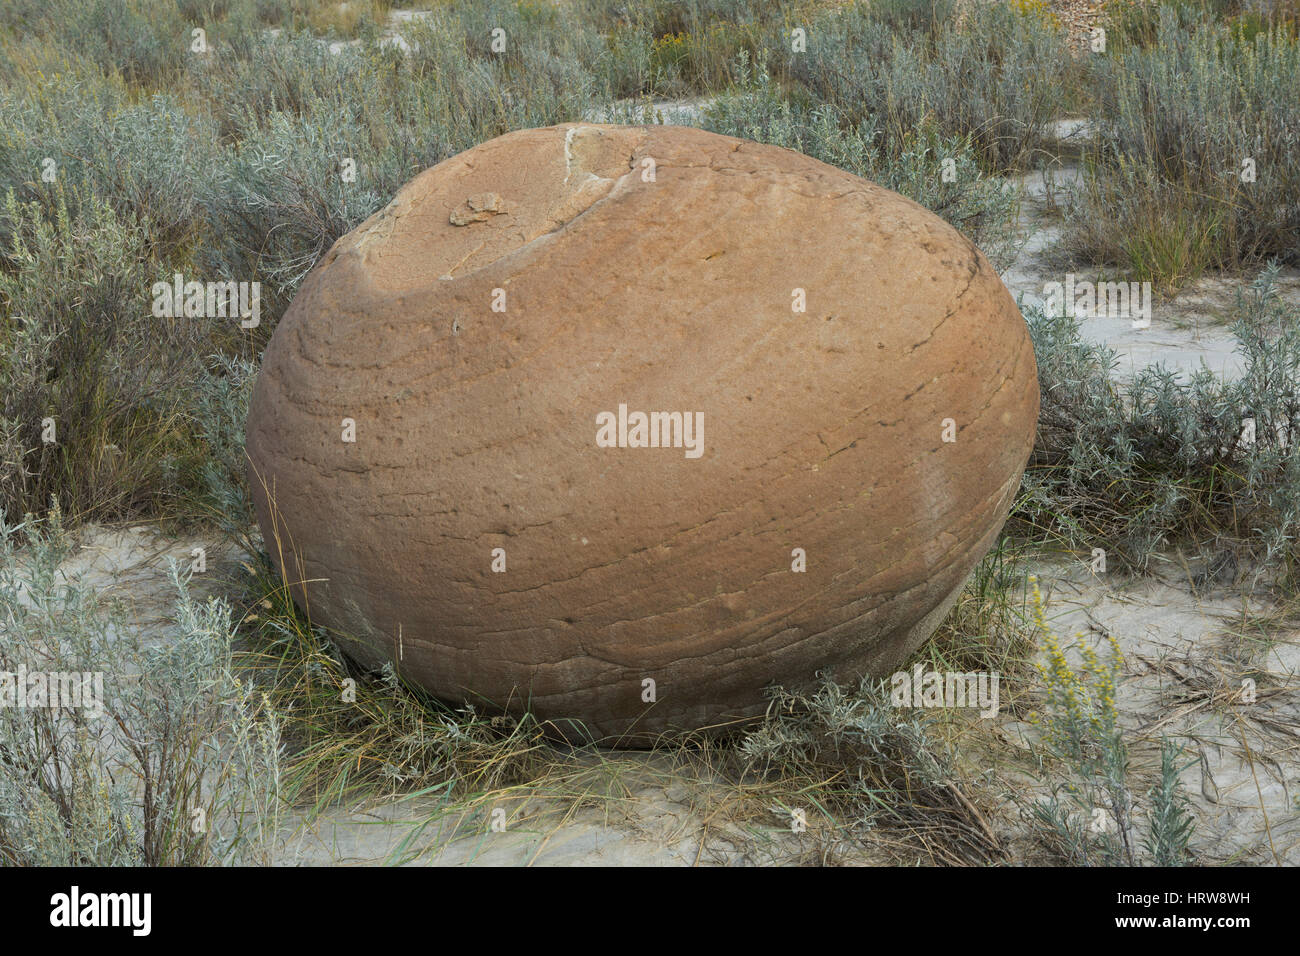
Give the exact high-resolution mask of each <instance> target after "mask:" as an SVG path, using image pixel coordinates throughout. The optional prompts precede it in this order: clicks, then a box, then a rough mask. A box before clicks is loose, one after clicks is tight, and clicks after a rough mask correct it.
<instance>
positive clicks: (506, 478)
mask: <svg viewBox="0 0 1300 956" xmlns="http://www.w3.org/2000/svg"><path fill="white" fill-rule="evenodd" d="M936 175H937V171H936ZM801 308H802V310H801ZM638 413H641V414H644V415H645V416H646V418H645V420H644V421H643V420H642V419H641V418H640V417H639V415H638ZM670 413H679V414H678V415H677V416H676V417H675V416H673V415H672V414H670ZM1037 414H1038V385H1037V372H1036V367H1035V363H1034V355H1033V350H1032V346H1031V343H1030V340H1029V336H1028V334H1027V330H1026V327H1025V323H1024V321H1023V319H1022V318H1021V316H1020V313H1019V311H1018V310H1017V308H1016V306H1015V303H1014V302H1013V301H1012V299H1011V297H1010V295H1009V294H1008V292H1007V290H1006V289H1005V287H1004V286H1003V285H1002V283H1001V282H1000V281H999V279H998V276H997V274H996V273H995V272H994V270H993V268H992V267H991V266H990V264H989V263H988V262H987V261H986V259H985V258H984V256H983V255H982V254H981V253H980V252H979V251H978V250H977V249H976V248H975V247H974V246H973V245H972V244H971V243H970V242H969V241H968V240H966V239H965V238H963V237H962V236H961V235H960V234H959V233H958V232H957V231H956V230H954V229H953V228H952V227H950V226H949V225H947V224H946V223H944V222H943V221H942V220H940V219H939V218H937V217H936V216H934V215H933V214H931V213H930V212H928V211H926V210H924V209H923V208H921V207H920V206H918V205H916V204H915V203H913V202H911V201H909V200H906V199H904V198H902V197H900V196H898V195H896V194H894V193H892V192H889V191H888V190H885V189H882V188H880V187H878V186H876V185H874V184H872V183H869V182H867V181H865V180H862V179H860V178H858V177H856V176H853V175H851V174H849V173H846V172H843V171H841V170H838V169H835V168H833V167H830V166H827V165H825V164H823V163H820V162H817V161H815V160H813V159H810V158H808V157H805V156H802V155H800V154H798V153H794V152H790V151H788V150H784V149H780V148H777V147H772V146H763V145H759V144H756V143H752V142H748V141H743V140H739V139H733V138H730V137H726V136H718V135H715V134H711V133H706V132H703V131H700V130H696V129H689V128H680V127H649V128H642V127H623V126H604V125H589V124H578V125H566V126H558V127H552V128H547V129H530V130H523V131H520V132H516V133H511V134H509V135H506V136H502V137H500V138H498V139H495V140H492V141H491V142H487V143H484V144H482V145H480V146H477V147H475V148H474V149H471V150H469V151H467V152H465V153H462V154H460V155H458V156H455V157H452V158H451V159H448V160H446V161H445V162H443V163H440V164H439V165H437V166H435V167H433V168H431V169H428V170H426V171H425V172H423V173H421V174H420V175H419V176H417V177H416V178H415V179H413V180H412V181H411V182H410V183H408V184H407V185H406V186H405V187H403V188H402V190H401V191H400V192H399V193H398V194H397V196H396V198H394V199H393V201H392V202H391V203H390V204H389V205H388V206H387V207H386V208H385V209H383V210H382V211H381V212H379V213H377V214H376V215H374V216H372V217H371V218H370V219H369V220H367V221H366V222H365V223H364V224H362V225H361V226H360V227H359V228H357V229H356V230H354V231H353V232H351V233H350V234H348V235H346V236H344V237H343V238H342V239H340V240H339V241H338V242H337V243H335V245H334V247H333V248H332V249H331V250H330V251H329V253H328V254H327V255H326V256H325V258H324V259H323V260H322V261H321V263H320V264H319V265H318V266H317V268H316V269H315V270H314V271H313V272H312V273H311V275H310V276H308V278H307V279H306V280H305V281H304V283H303V285H302V288H301V289H300V291H299V292H298V294H297V296H296V298H295V299H294V301H293V303H292V305H291V306H290V308H289V309H288V311H287V313H286V314H285V316H284V318H283V320H282V321H281V322H280V324H279V326H278V327H277V328H276V330H275V333H274V335H273V337H272V339H271V342H270V344H269V346H268V347H267V349H266V352H265V355H264V357H263V362H262V370H261V374H260V376H259V378H258V381H257V384H256V389H255V392H254V396H253V400H252V405H251V408H250V411H249V415H248V453H249V458H250V462H251V464H250V477H251V481H252V487H253V495H254V500H255V503H256V507H257V512H258V517H259V520H260V523H261V527H262V529H263V532H264V534H265V536H266V540H267V550H268V551H269V552H270V553H271V555H272V557H273V558H274V559H275V560H276V562H277V563H278V564H279V566H280V569H281V571H282V573H283V574H284V576H285V580H286V582H288V583H289V584H290V586H291V588H292V590H293V593H294V596H295V599H296V600H297V601H298V603H299V604H300V606H301V607H303V608H304V609H305V610H307V612H308V613H309V614H310V616H311V618H312V620H313V621H314V622H316V623H318V624H322V625H324V626H326V627H327V628H330V629H331V630H333V631H334V632H335V633H336V636H338V637H339V639H340V643H341V646H342V647H343V649H344V650H345V651H346V652H347V653H348V654H349V655H350V656H352V657H353V658H354V659H356V660H358V661H359V662H361V663H362V664H364V665H368V666H377V665H380V664H382V663H383V662H384V661H389V660H391V661H393V662H394V664H395V666H396V668H397V670H398V671H399V672H400V673H401V674H403V675H404V676H405V677H406V678H408V679H410V680H412V681H413V682H416V683H418V684H420V685H422V686H423V687H425V688H427V689H428V690H429V691H430V692H432V694H434V695H435V696H436V697H438V698H441V699H443V700H445V701H448V702H451V703H454V704H456V705H462V704H463V703H466V702H468V703H472V704H474V705H475V706H476V707H477V708H478V710H479V711H480V712H484V711H489V712H491V711H500V710H508V711H510V712H520V711H522V710H523V709H525V708H531V710H532V712H533V713H534V714H535V715H537V716H538V717H539V718H541V719H542V720H543V721H546V722H548V725H549V726H550V727H551V728H552V729H553V730H555V731H557V732H558V733H561V734H563V735H564V736H566V737H569V738H571V739H596V740H600V741H603V742H606V743H616V744H624V745H633V746H640V745H644V744H645V743H647V742H649V741H650V740H652V739H653V738H654V737H655V735H657V734H660V733H661V732H663V731H666V730H697V729H701V728H710V727H717V726H719V725H722V724H727V723H728V722H733V721H735V720H737V719H742V718H747V717H752V716H754V715H757V714H761V713H762V712H763V711H764V709H765V707H766V699H765V693H764V689H765V688H766V687H768V686H770V685H774V684H781V685H783V686H786V687H789V688H803V687H807V686H810V685H811V684H813V683H814V682H815V680H816V679H817V674H818V672H819V671H820V672H824V673H826V674H830V675H832V676H834V677H835V678H836V679H838V680H843V681H852V680H855V679H856V678H858V677H859V676H860V675H874V676H888V675H889V674H890V673H891V672H893V671H894V670H896V669H897V668H899V667H900V666H901V665H902V664H903V663H904V662H905V661H906V659H907V658H908V656H909V655H910V654H912V653H913V652H914V651H915V650H916V649H917V648H918V646H919V645H920V644H921V643H922V642H923V641H924V640H925V639H926V638H927V637H928V636H929V635H930V634H931V633H932V632H933V631H934V629H935V628H936V627H937V626H938V624H939V623H940V621H941V620H942V618H943V616H944V615H945V613H946V612H947V610H948V608H949V607H950V606H951V604H952V602H953V601H954V600H955V598H956V596H957V594H958V593H959V592H960V589H961V587H962V585H963V582H964V581H965V579H966V577H967V575H968V574H969V572H970V571H971V569H972V568H973V567H974V565H975V564H976V563H977V562H978V560H979V559H980V557H981V556H982V555H983V554H984V553H985V552H986V550H987V549H988V548H989V547H990V545H991V544H992V543H993V542H994V540H995V538H996V536H997V534H998V533H999V530H1000V527H1001V525H1002V523H1003V521H1004V519H1005V517H1006V515H1007V511H1008V509H1009V507H1010V504H1011V502H1012V498H1013V496H1014V494H1015V493H1016V490H1017V488H1018V486H1019V482H1020V477H1021V473H1022V470H1023V467H1024V464H1025V461H1026V459H1027V458H1028V455H1029V452H1030V448H1031V445H1032V442H1033V437H1034V428H1035V421H1036V418H1037ZM345 420H346V421H345ZM647 425H651V426H653V428H652V429H651V428H649V427H646V426H647ZM651 431H653V435H651ZM349 439H351V440H349ZM652 441H653V445H654V446H657V447H645V446H647V445H651V443H652ZM801 566H802V567H801Z"/></svg>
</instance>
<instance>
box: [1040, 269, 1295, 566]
mask: <svg viewBox="0 0 1300 956" xmlns="http://www.w3.org/2000/svg"><path fill="white" fill-rule="evenodd" d="M1276 276H1277V267H1276V265H1274V266H1273V267H1270V268H1269V269H1266V270H1265V271H1264V272H1263V273H1262V274H1261V275H1260V276H1259V278H1258V279H1257V280H1256V281H1255V282H1254V283H1253V285H1252V286H1251V288H1250V289H1249V291H1248V292H1244V293H1242V294H1241V295H1240V297H1239V300H1238V303H1237V306H1236V310H1235V313H1234V321H1233V324H1232V331H1233V334H1234V335H1235V336H1236V338H1237V341H1238V343H1239V344H1238V349H1239V351H1240V352H1241V353H1242V357H1243V360H1244V364H1245V372H1244V374H1243V376H1242V377H1241V378H1239V379H1234V380H1224V379H1223V378H1220V377H1219V376H1216V375H1214V374H1213V373H1211V372H1210V371H1209V370H1208V369H1204V368H1202V369H1201V370H1200V371H1199V372H1197V373H1195V374H1193V375H1191V376H1186V377H1185V376H1183V375H1182V374H1180V373H1178V372H1176V371H1173V370H1170V369H1167V368H1164V367H1163V366H1158V365H1157V366H1151V367H1149V368H1146V369H1144V370H1142V371H1141V372H1139V373H1138V375H1137V376H1136V378H1135V379H1134V380H1133V382H1132V383H1131V384H1130V385H1129V386H1127V387H1122V386H1120V385H1118V384H1116V383H1115V382H1114V381H1113V379H1112V378H1111V375H1110V371H1111V369H1112V367H1113V366H1114V364H1115V356H1114V352H1113V350H1111V349H1109V348H1107V347H1106V346H1102V345H1098V344H1095V343H1091V342H1087V341H1084V340H1082V339H1081V338H1080V337H1079V330H1078V325H1077V322H1076V321H1075V320H1074V319H1073V318H1071V317H1069V316H1050V315H1046V314H1044V313H1043V312H1041V311H1038V310H1031V311H1030V312H1028V313H1027V315H1026V319H1027V320H1028V322H1029V331H1030V335H1031V336H1032V338H1033V341H1034V353H1035V355H1036V357H1037V360H1038V380H1039V389H1040V393H1041V396H1042V410H1041V413H1040V415H1039V422H1038V438H1037V442H1036V444H1035V447H1034V451H1033V454H1032V456H1031V458H1030V462H1029V466H1028V468H1027V470H1026V473H1025V479H1024V482H1023V485H1022V500H1021V502H1020V504H1019V505H1018V507H1017V511H1016V515H1017V516H1018V518H1019V519H1020V520H1022V521H1024V522H1027V523H1028V524H1029V525H1030V526H1031V527H1032V528H1033V530H1034V533H1036V534H1040V535H1046V536H1048V537H1058V538H1059V539H1060V540H1062V541H1064V542H1066V543H1068V544H1069V545H1071V546H1073V547H1078V548H1082V549H1085V550H1090V549H1092V548H1094V547H1102V548H1105V549H1106V550H1107V551H1108V552H1113V553H1114V554H1115V555H1117V556H1119V557H1120V558H1121V559H1122V560H1123V561H1124V562H1126V563H1127V564H1128V565H1129V566H1131V567H1136V568H1145V567H1146V566H1147V562H1148V560H1149V559H1150V557H1151V556H1152V554H1153V553H1155V552H1156V551H1157V550H1158V549H1160V548H1162V547H1166V546H1168V545H1170V544H1174V543H1177V542H1180V541H1186V540H1188V539H1189V538H1192V537H1194V536H1204V537H1208V538H1212V539H1217V540H1218V541H1219V542H1220V545H1224V544H1230V545H1231V546H1233V547H1239V548H1241V549H1243V550H1244V551H1246V552H1249V553H1251V554H1252V556H1253V557H1254V558H1256V559H1257V560H1259V561H1260V562H1262V563H1263V564H1264V565H1265V566H1267V567H1273V568H1276V569H1278V570H1281V571H1283V572H1286V573H1288V574H1290V575H1294V573H1295V570H1296V568H1295V561H1296V558H1297V557H1298V555H1297V551H1296V541H1297V535H1298V534H1300V445H1297V443H1296V441H1295V436H1297V435H1300V310H1297V309H1296V308H1294V307H1288V306H1287V305H1286V304H1285V303H1284V302H1283V300H1282V299H1281V298H1280V297H1279V296H1278V293H1277V287H1276ZM1248 419H1249V420H1250V421H1251V422H1253V428H1254V440H1253V441H1251V440H1249V427H1250V426H1249V425H1248V424H1247V420H1248Z"/></svg>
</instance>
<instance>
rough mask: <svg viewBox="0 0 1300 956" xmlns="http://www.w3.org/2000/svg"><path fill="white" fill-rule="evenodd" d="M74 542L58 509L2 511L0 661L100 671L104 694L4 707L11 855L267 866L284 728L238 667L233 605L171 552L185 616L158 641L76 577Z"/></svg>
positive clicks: (5, 842) (3, 851)
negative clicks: (193, 579)
mask: <svg viewBox="0 0 1300 956" xmlns="http://www.w3.org/2000/svg"><path fill="white" fill-rule="evenodd" d="M20 531H21V532H22V533H23V534H22V537H23V540H24V541H25V544H26V547H25V548H24V551H23V554H22V557H21V559H20V557H19V555H18V554H17V552H16V551H15V544H16V540H17V538H18V535H19V532H20ZM70 550H71V545H70V543H69V541H68V539H67V538H66V536H65V535H64V533H63V529H62V524H61V519H60V515H59V512H58V509H57V507H56V508H55V509H54V510H53V511H52V512H51V515H50V519H49V521H48V523H44V524H40V523H36V522H33V521H31V520H30V519H29V521H28V522H27V523H26V524H25V525H23V526H15V525H12V524H10V523H8V522H6V521H5V520H4V518H3V516H2V515H0V617H2V618H3V621H4V641H3V642H0V672H8V673H14V672H17V671H18V670H19V669H20V668H22V669H24V670H25V671H26V672H28V673H29V674H30V673H41V674H50V673H55V674H58V673H61V672H62V673H71V674H78V675H80V674H95V673H98V674H99V675H101V676H100V681H99V690H100V691H101V693H100V694H99V695H94V696H98V698H99V700H98V705H97V706H92V707H85V706H82V707H51V706H40V707H36V706H29V707H21V708H20V707H3V708H0V861H3V862H4V863H5V864H6V865H9V866H15V865H17V866H48V865H57V866H139V865H151V866H160V865H168V866H175V865H190V866H193V865H200V864H229V863H241V862H242V863H265V862H266V859H267V851H268V849H269V847H270V846H271V844H272V842H273V840H274V837H275V836H276V830H277V827H278V821H279V814H280V810H281V802H280V801H281V797H280V793H279V789H280V757H281V741H280V725H279V722H278V718H277V715H276V714H274V713H273V712H272V711H270V710H269V709H268V707H267V706H266V700H265V698H264V697H261V696H259V695H258V694H257V693H256V692H255V691H254V689H253V688H252V687H251V686H248V685H246V684H244V683H242V682H241V681H240V680H239V678H238V677H237V676H236V675H235V669H234V657H233V654H232V649H231V639H232V633H233V627H232V622H231V608H230V606H229V605H228V604H226V603H225V602H223V601H219V600H216V599H213V600H211V601H210V602H208V603H207V604H199V603H198V602H196V601H195V600H193V598H192V597H191V596H190V594H189V590H188V575H187V574H183V573H181V572H180V571H178V570H177V569H176V567H175V566H174V565H173V566H172V571H171V574H172V582H173V584H174V585H175V586H176V588H177V590H178V595H179V599H178V605H177V614H176V623H175V626H174V627H172V628H171V629H169V631H168V633H167V634H166V637H165V639H164V640H158V641H150V640H149V639H147V638H146V637H145V636H144V635H143V634H142V632H141V630H140V629H139V628H138V627H133V626H131V625H130V623H129V622H128V621H127V620H126V619H125V616H124V610H123V608H121V607H112V606H108V605H106V604H105V603H104V602H102V601H100V600H99V599H98V598H97V597H96V595H95V592H94V590H93V589H92V588H91V587H89V586H88V585H84V584H82V583H81V582H79V581H77V580H76V579H71V580H68V579H66V578H65V577H64V574H63V572H62V571H61V570H60V565H61V562H62V561H63V560H64V559H65V558H66V557H67V556H68V554H69V553H70ZM90 686H91V688H92V694H93V688H94V682H93V681H92V682H91V685H90ZM23 690H24V691H26V688H24V689H23ZM92 702H93V697H92ZM82 703H83V704H84V703H85V701H84V700H83V702H82ZM96 711H99V715H98V716H96Z"/></svg>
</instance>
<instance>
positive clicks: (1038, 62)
mask: <svg viewBox="0 0 1300 956" xmlns="http://www.w3.org/2000/svg"><path fill="white" fill-rule="evenodd" d="M809 34H810V37H815V42H813V41H812V40H810V43H809V49H808V53H807V54H804V55H800V56H799V57H797V58H796V59H795V61H794V64H793V67H792V71H791V72H792V76H793V78H794V79H795V80H796V81H797V82H798V83H799V84H801V85H802V86H803V87H804V88H805V89H807V90H808V91H809V93H810V94H811V95H812V97H813V98H814V99H816V100H817V101H819V102H823V103H829V104H831V105H834V106H836V107H837V108H838V109H840V110H841V111H842V112H843V113H844V115H846V116H847V117H848V118H849V119H851V120H852V121H853V122H855V123H861V122H864V121H866V120H867V119H868V118H870V119H873V120H874V121H875V122H876V124H877V125H878V126H879V128H880V129H881V131H882V132H883V134H884V135H885V136H886V137H888V138H890V139H902V138H903V137H905V136H907V135H908V134H909V133H910V132H911V131H912V130H915V129H917V128H918V127H919V126H921V125H922V124H923V123H925V122H926V121H931V122H933V123H934V124H935V125H936V127H937V129H938V130H939V132H940V134H941V135H943V136H944V137H946V138H952V137H966V138H969V139H970V141H971V144H972V146H973V148H974V150H975V154H976V156H977V157H978V158H979V160H980V163H981V165H982V166H983V168H984V169H985V170H986V171H989V172H1002V171H1006V170H1008V169H1011V168H1013V167H1016V166H1018V165H1021V164H1022V163H1023V162H1024V161H1025V160H1026V159H1027V158H1028V157H1029V156H1030V154H1032V153H1033V152H1034V151H1035V150H1037V149H1039V148H1040V147H1041V146H1042V144H1043V138H1044V135H1045V128H1046V125H1047V123H1048V122H1049V121H1051V120H1052V119H1054V118H1056V117H1057V116H1058V115H1059V113H1060V110H1061V106H1062V103H1063V102H1064V101H1065V97H1066V94H1067V91H1068V89H1069V86H1070V84H1071V82H1072V77H1073V71H1074V69H1075V68H1074V67H1073V65H1072V60H1071V57H1070V55H1069V52H1068V49H1067V46H1066V37H1065V33H1064V31H1063V30H1061V29H1060V28H1059V27H1057V26H1055V25H1053V24H1052V23H1051V22H1050V21H1047V20H1044V19H1043V18H1041V17H1037V16H1033V15H1028V14H1020V13H1017V12H1015V11H1014V10H1012V9H1011V8H1009V7H1006V6H1004V5H1001V4H993V5H988V6H981V7H979V8H978V9H976V10H972V11H971V12H970V14H969V15H968V17H967V19H966V21H965V23H964V24H963V26H962V27H961V28H960V29H944V30H941V31H939V32H938V33H937V34H935V35H934V36H930V35H929V34H925V33H909V32H901V33H899V32H895V31H894V30H893V29H891V27H890V26H889V25H888V23H887V22H884V21H881V20H879V19H876V18H874V17H873V16H872V15H871V13H870V12H869V10H867V9H865V8H863V7H861V6H852V7H848V8H846V9H844V10H837V11H834V12H832V13H828V14H825V15H823V16H822V17H820V18H819V19H818V20H816V21H815V22H814V24H813V26H812V27H811V28H810V31H809Z"/></svg>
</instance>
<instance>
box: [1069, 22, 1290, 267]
mask: <svg viewBox="0 0 1300 956" xmlns="http://www.w3.org/2000/svg"><path fill="white" fill-rule="evenodd" d="M1092 62H1093V63H1094V72H1093V75H1094V85H1095V88H1096V107H1095V115H1094V122H1095V124H1096V127H1097V138H1096V142H1095V146H1094V147H1093V148H1092V149H1090V150H1089V152H1088V153H1087V154H1085V167H1084V181H1083V185H1082V187H1081V189H1080V190H1079V193H1078V195H1077V196H1075V197H1074V199H1073V201H1071V202H1069V203H1068V204H1067V209H1066V233H1065V237H1064V239H1065V244H1066V247H1067V248H1068V249H1069V250H1070V251H1071V252H1073V253H1074V254H1076V255H1079V256H1083V257H1086V258H1088V259H1090V260H1092V261H1094V262H1097V263H1104V264H1117V265H1120V266H1122V267H1124V268H1125V269H1126V271H1128V272H1129V273H1130V274H1135V275H1139V276H1141V277H1143V278H1144V279H1150V280H1151V281H1152V282H1154V283H1156V284H1157V285H1158V286H1162V287H1164V288H1173V287H1175V286H1177V285H1178V284H1180V283H1181V282H1183V281H1186V280H1187V279H1189V278H1194V277H1195V276H1196V275H1198V274H1199V273H1200V272H1202V271H1204V270H1206V269H1239V268H1242V267H1250V266H1256V265H1258V264H1259V263H1262V262H1263V261H1265V260H1267V259H1269V258H1272V257H1277V258H1278V259H1279V260H1280V261H1282V262H1283V263H1284V264H1285V263H1290V262H1295V261H1298V260H1297V256H1300V246H1297V243H1296V237H1297V236H1298V235H1300V97H1297V96H1296V95H1295V93H1296V90H1297V89H1300V44H1297V42H1296V41H1295V39H1294V38H1293V37H1290V36H1287V35H1286V34H1285V33H1283V32H1282V31H1280V30H1275V31H1273V32H1272V33H1267V34H1260V35H1259V36H1257V37H1256V38H1254V39H1253V40H1250V41H1241V40H1237V39H1234V38H1233V37H1232V36H1231V34H1230V32H1229V30H1228V29H1227V28H1226V27H1221V26H1211V25H1200V26H1194V27H1189V26H1185V25H1182V24H1180V23H1179V22H1178V20H1177V19H1176V18H1175V17H1174V16H1173V15H1172V14H1171V13H1170V11H1168V10H1166V11H1165V15H1164V17H1163V19H1162V22H1161V25H1160V31H1159V35H1158V40H1157V42H1156V43H1155V44H1153V45H1151V46H1147V47H1134V48H1129V49H1127V50H1125V51H1123V52H1122V53H1120V54H1116V55H1114V56H1106V57H1095V58H1093V60H1092ZM1252 176H1253V179H1252V178H1251V177H1252Z"/></svg>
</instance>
